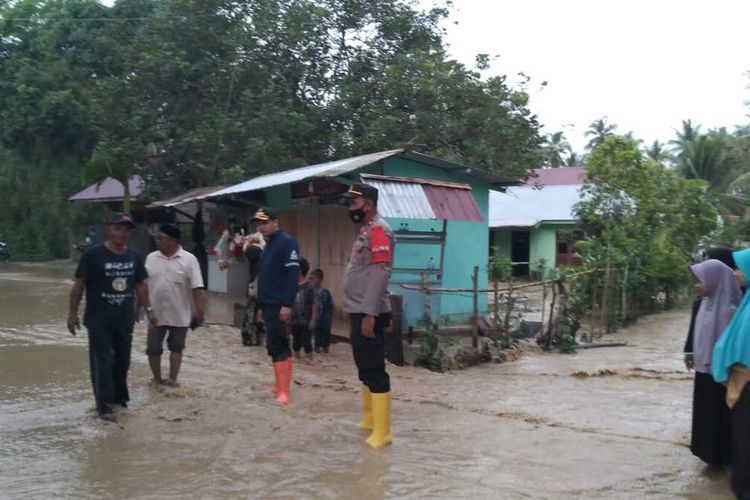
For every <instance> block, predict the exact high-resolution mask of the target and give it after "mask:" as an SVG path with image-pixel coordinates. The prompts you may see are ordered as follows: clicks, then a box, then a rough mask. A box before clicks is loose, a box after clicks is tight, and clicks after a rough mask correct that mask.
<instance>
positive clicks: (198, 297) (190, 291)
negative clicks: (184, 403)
mask: <svg viewBox="0 0 750 500" xmlns="http://www.w3.org/2000/svg"><path fill="white" fill-rule="evenodd" d="M180 236H181V231H180V229H179V228H178V227H177V226H173V225H172V224H162V225H161V226H160V227H159V232H158V233H157V234H156V238H155V239H156V248H157V250H156V251H155V252H151V253H150V254H149V255H148V257H146V270H147V271H148V292H149V298H150V302H151V304H152V306H153V313H154V315H155V316H156V326H152V327H150V328H149V329H148V337H147V339H146V355H147V356H148V362H149V365H151V372H152V373H153V375H154V380H155V381H156V382H157V383H167V384H169V385H177V374H178V373H179V371H180V363H181V362H182V351H183V349H184V348H185V337H186V336H187V329H188V328H195V327H196V326H198V325H200V324H201V323H203V311H204V297H203V276H202V274H201V269H200V265H199V264H198V259H196V258H195V256H194V255H193V254H191V253H189V252H186V251H185V250H183V249H182V246H180ZM191 298H192V303H193V307H192V309H191ZM167 334H169V336H168V337H167V348H168V349H169V352H170V355H169V379H168V380H166V381H165V380H164V379H162V377H161V355H162V352H163V351H164V349H163V345H164V337H165V336H166V335H167Z"/></svg>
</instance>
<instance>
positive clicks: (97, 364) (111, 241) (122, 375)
mask: <svg viewBox="0 0 750 500" xmlns="http://www.w3.org/2000/svg"><path fill="white" fill-rule="evenodd" d="M133 228H135V223H134V222H133V219H132V217H131V216H130V215H128V214H123V213H115V214H114V215H113V216H112V217H111V218H110V220H109V221H108V222H107V241H105V242H104V244H102V245H96V246H94V247H92V248H90V249H88V250H86V251H85V252H84V253H83V255H81V260H80V261H79V262H78V267H77V268H76V272H75V283H74V284H73V289H72V291H71V293H70V308H69V311H68V331H69V332H70V333H71V334H72V335H75V334H76V329H77V328H79V327H80V324H79V322H78V306H79V305H80V303H81V297H82V296H83V291H84V289H85V290H86V311H85V313H84V316H83V324H84V325H86V328H87V329H88V336H89V363H90V369H91V383H92V385H93V387H94V398H95V399H96V408H97V411H98V413H99V416H100V417H101V418H102V419H104V420H107V421H110V422H115V421H116V418H115V416H114V415H113V413H112V410H113V408H114V407H115V406H117V405H119V406H121V407H123V408H124V407H127V403H128V401H129V400H130V397H129V393H128V385H127V377H128V368H129V367H130V349H131V346H132V342H133V324H134V322H135V297H134V295H136V294H137V295H138V303H139V304H141V305H143V306H145V307H146V310H147V311H149V312H148V319H149V322H151V323H154V322H155V321H156V317H155V316H154V315H153V312H152V311H151V307H150V306H149V304H150V302H149V297H148V286H147V285H146V277H147V274H146V268H145V267H144V265H143V261H142V260H141V258H140V256H139V255H138V254H137V253H136V252H135V251H134V250H133V249H131V248H128V246H127V242H128V239H129V238H130V233H131V232H132V230H133Z"/></svg>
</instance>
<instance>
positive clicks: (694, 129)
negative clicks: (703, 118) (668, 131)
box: [669, 120, 701, 157]
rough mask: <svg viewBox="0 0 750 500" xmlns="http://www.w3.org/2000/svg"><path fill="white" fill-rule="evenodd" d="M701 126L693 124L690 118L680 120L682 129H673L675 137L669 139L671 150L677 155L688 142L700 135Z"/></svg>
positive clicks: (683, 149)
mask: <svg viewBox="0 0 750 500" xmlns="http://www.w3.org/2000/svg"><path fill="white" fill-rule="evenodd" d="M700 131H701V126H700V125H693V121H692V120H682V130H675V134H677V138H676V139H672V140H671V141H669V144H671V145H672V152H673V153H674V155H675V156H677V157H679V156H680V155H681V154H682V152H683V151H685V149H686V148H687V146H688V144H690V143H691V142H693V141H694V140H696V139H697V138H698V137H699V136H700Z"/></svg>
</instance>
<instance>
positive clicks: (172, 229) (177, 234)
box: [159, 224, 182, 240]
mask: <svg viewBox="0 0 750 500" xmlns="http://www.w3.org/2000/svg"><path fill="white" fill-rule="evenodd" d="M159 232H160V233H164V234H166V235H167V236H171V237H172V238H174V239H176V240H179V239H180V238H181V237H182V231H181V230H180V228H179V227H177V226H175V225H174V224H162V225H161V226H159Z"/></svg>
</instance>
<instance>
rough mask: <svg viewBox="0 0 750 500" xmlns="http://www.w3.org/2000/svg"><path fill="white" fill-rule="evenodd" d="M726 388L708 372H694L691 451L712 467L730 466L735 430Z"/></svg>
mask: <svg viewBox="0 0 750 500" xmlns="http://www.w3.org/2000/svg"><path fill="white" fill-rule="evenodd" d="M726 399H727V389H726V387H724V385H723V384H720V383H718V382H715V381H714V378H713V377H712V376H711V374H709V373H701V372H695V383H694V385H693V427H692V435H691V438H690V451H692V452H693V455H695V456H696V457H698V458H700V459H701V460H703V461H704V462H706V463H707V464H709V465H719V466H720V465H729V457H730V455H731V447H732V429H731V425H732V424H731V417H730V414H729V407H728V406H727V403H726Z"/></svg>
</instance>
